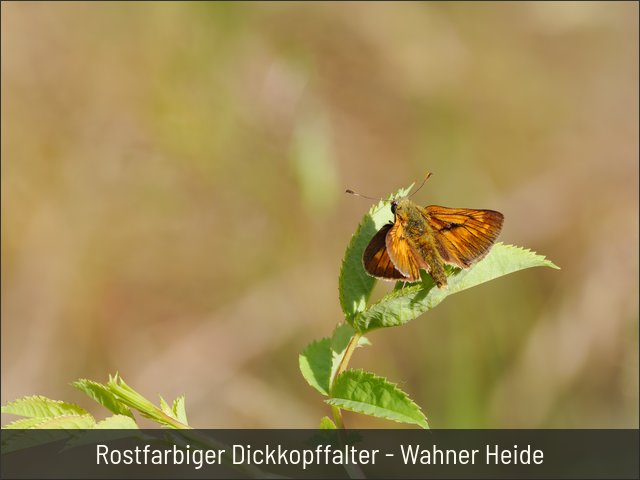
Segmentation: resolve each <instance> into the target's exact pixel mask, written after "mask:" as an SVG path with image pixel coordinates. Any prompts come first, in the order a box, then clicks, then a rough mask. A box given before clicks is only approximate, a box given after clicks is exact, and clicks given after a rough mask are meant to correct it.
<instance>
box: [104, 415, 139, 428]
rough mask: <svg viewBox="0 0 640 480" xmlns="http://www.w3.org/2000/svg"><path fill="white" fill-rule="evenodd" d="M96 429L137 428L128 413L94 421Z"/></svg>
mask: <svg viewBox="0 0 640 480" xmlns="http://www.w3.org/2000/svg"><path fill="white" fill-rule="evenodd" d="M95 428H96V429H97V430H131V429H138V428H140V427H138V424H137V423H136V421H135V420H134V419H133V418H131V417H130V416H128V415H111V416H110V417H107V418H105V419H104V420H101V421H99V422H98V423H96V426H95Z"/></svg>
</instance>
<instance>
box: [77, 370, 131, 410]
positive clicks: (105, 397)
mask: <svg viewBox="0 0 640 480" xmlns="http://www.w3.org/2000/svg"><path fill="white" fill-rule="evenodd" d="M71 385H73V386H74V387H75V388H77V389H78V390H80V391H82V392H84V393H86V394H87V395H88V396H89V397H91V398H93V399H94V400H95V401H96V402H98V403H99V404H100V405H102V406H103V407H105V408H107V409H108V410H109V411H111V412H112V413H115V414H117V415H126V416H128V417H131V418H133V414H132V413H131V410H130V409H129V407H127V406H126V405H124V404H123V403H122V402H120V400H119V399H118V398H117V397H116V396H115V395H114V394H113V393H112V392H111V391H110V390H109V388H108V387H107V386H106V385H103V384H102V383H98V382H94V381H93V380H87V379H86V378H80V379H78V380H76V381H75V382H72V383H71Z"/></svg>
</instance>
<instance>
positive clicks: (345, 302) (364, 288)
mask: <svg viewBox="0 0 640 480" xmlns="http://www.w3.org/2000/svg"><path fill="white" fill-rule="evenodd" d="M412 187H413V184H412V185H411V186H409V187H408V188H402V189H400V190H398V191H397V192H396V193H394V194H392V195H390V196H389V198H388V200H386V201H381V202H379V203H378V204H377V205H374V206H373V207H371V210H369V213H367V214H366V215H365V216H364V217H363V218H362V220H361V221H360V224H359V225H358V229H357V230H356V233H354V234H353V236H352V237H351V241H350V242H349V246H348V247H347V250H346V251H345V254H344V258H343V260H342V268H341V270H340V278H339V280H338V289H339V292H340V306H341V307H342V311H343V312H344V314H345V317H346V319H347V321H349V322H350V321H351V319H352V318H353V317H354V316H355V315H356V314H358V313H359V312H362V311H363V310H364V309H365V308H366V306H367V300H368V299H369V295H371V291H372V290H373V286H374V285H375V282H376V280H375V278H373V277H371V276H369V275H367V273H366V272H365V271H364V267H363V266H362V254H363V253H364V250H365V248H367V245H368V244H369V242H370V241H371V239H372V238H373V236H374V235H375V233H376V232H377V231H378V230H379V229H380V228H382V226H383V225H384V224H385V223H387V222H389V221H391V220H393V214H392V213H391V209H390V207H389V201H390V200H392V199H393V198H395V197H403V196H405V195H407V194H408V193H409V191H410V190H411V188H412Z"/></svg>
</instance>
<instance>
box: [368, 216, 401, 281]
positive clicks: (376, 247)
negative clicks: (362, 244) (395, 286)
mask: <svg viewBox="0 0 640 480" xmlns="http://www.w3.org/2000/svg"><path fill="white" fill-rule="evenodd" d="M392 227H393V224H390V223H389V224H387V225H385V226H383V227H382V228H381V229H380V230H378V233H376V234H375V235H374V236H373V238H372V239H371V241H370V242H369V245H368V246H367V248H366V249H365V251H364V254H363V255H362V263H363V264H364V268H365V270H366V271H367V272H368V273H369V274H370V275H372V276H374V277H377V278H382V279H384V280H403V279H406V277H405V276H404V275H403V274H402V273H400V272H399V271H398V270H397V269H396V267H395V265H394V264H393V262H392V261H391V258H389V254H388V253H387V245H386V242H385V240H386V237H387V233H388V232H389V230H391V228H392Z"/></svg>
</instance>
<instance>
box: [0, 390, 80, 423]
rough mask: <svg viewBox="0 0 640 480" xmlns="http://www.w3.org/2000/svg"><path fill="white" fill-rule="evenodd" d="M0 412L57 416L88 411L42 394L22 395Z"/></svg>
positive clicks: (29, 415)
mask: <svg viewBox="0 0 640 480" xmlns="http://www.w3.org/2000/svg"><path fill="white" fill-rule="evenodd" d="M0 413H10V414H12V415H20V416H21V417H36V418H45V417H57V416H60V415H85V414H87V413H88V412H87V411H86V410H85V409H84V408H81V407H79V406H77V405H73V404H71V403H66V402H62V401H60V400H51V399H50V398H47V397H43V396H42V395H33V396H30V397H23V398H20V399H18V400H15V401H13V402H9V403H7V404H6V405H4V406H3V407H2V408H0Z"/></svg>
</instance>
